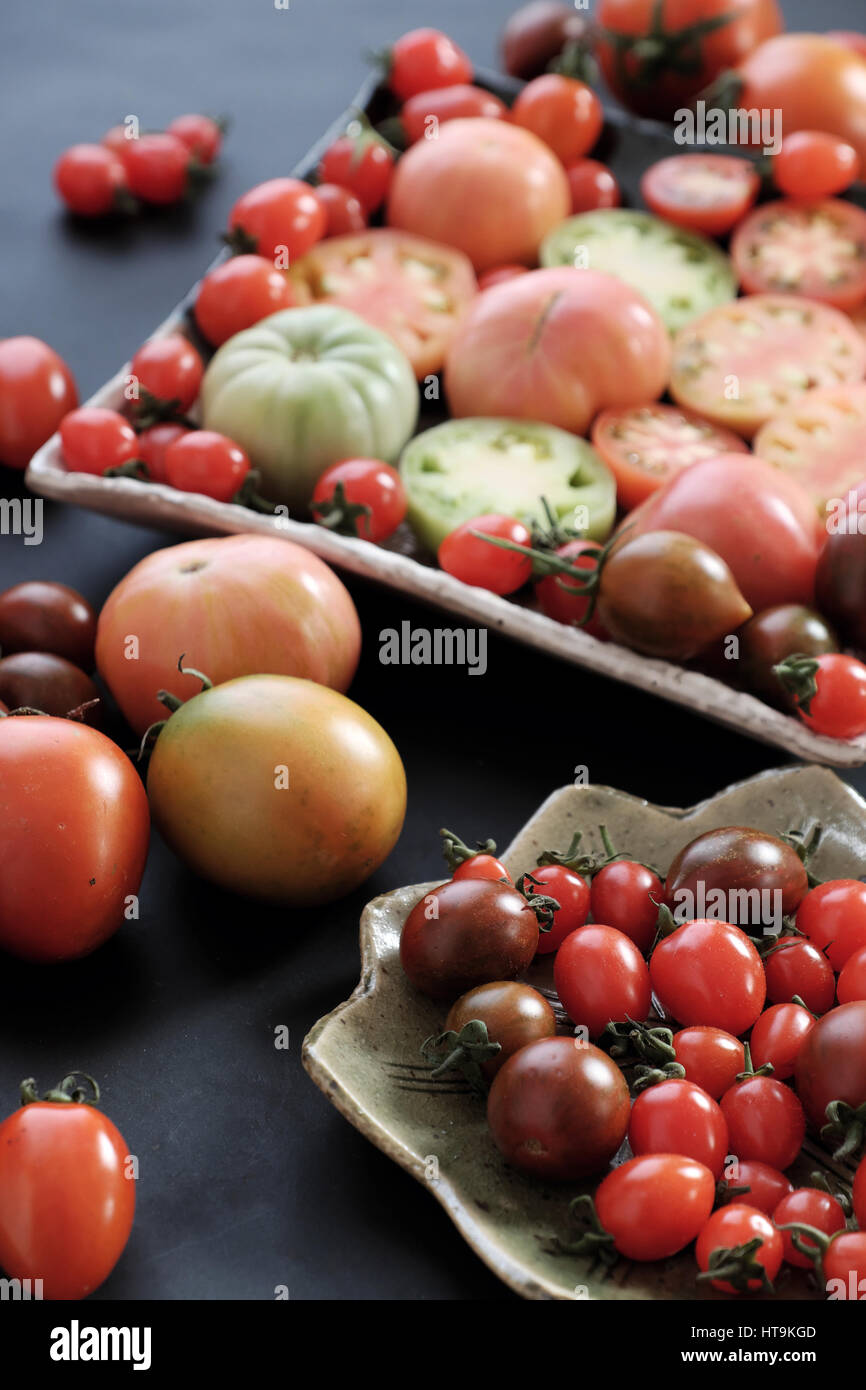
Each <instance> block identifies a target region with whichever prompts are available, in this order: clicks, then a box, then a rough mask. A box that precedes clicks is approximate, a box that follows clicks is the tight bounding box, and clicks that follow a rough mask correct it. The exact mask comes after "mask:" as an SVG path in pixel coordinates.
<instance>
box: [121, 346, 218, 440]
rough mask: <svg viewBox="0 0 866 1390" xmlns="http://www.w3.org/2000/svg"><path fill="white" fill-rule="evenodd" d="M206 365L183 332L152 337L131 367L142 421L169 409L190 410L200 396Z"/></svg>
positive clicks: (130, 376) (139, 350)
mask: <svg viewBox="0 0 866 1390" xmlns="http://www.w3.org/2000/svg"><path fill="white" fill-rule="evenodd" d="M203 376H204V363H203V362H202V360H201V357H200V356H199V354H198V352H197V351H196V349H195V348H194V347H193V345H192V343H191V342H190V341H189V339H188V338H184V336H183V334H182V333H168V334H167V335H166V336H165V337H164V338H151V339H150V340H149V341H148V342H146V343H145V344H144V346H143V347H140V348H139V349H138V352H137V353H136V354H135V356H134V357H133V359H132V362H131V364H130V368H129V378H128V379H131V380H132V382H133V383H135V385H136V386H137V390H138V395H137V397H136V406H137V410H138V414H139V422H140V423H147V422H148V420H149V417H150V416H154V417H155V418H159V415H160V411H164V410H165V408H166V407H169V408H171V409H172V410H175V411H185V410H189V407H190V406H191V405H192V403H193V401H194V400H195V398H196V396H197V395H198V391H199V387H200V386H201V379H202V377H203Z"/></svg>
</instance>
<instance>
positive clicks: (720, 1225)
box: [695, 1202, 784, 1293]
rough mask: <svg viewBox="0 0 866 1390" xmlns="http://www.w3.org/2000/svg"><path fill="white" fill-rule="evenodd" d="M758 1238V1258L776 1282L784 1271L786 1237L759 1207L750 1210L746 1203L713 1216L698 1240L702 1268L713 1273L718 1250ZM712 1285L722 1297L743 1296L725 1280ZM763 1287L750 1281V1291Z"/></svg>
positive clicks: (734, 1205)
mask: <svg viewBox="0 0 866 1390" xmlns="http://www.w3.org/2000/svg"><path fill="white" fill-rule="evenodd" d="M756 1238H759V1239H760V1241H761V1244H760V1245H759V1246H758V1249H757V1250H756V1252H755V1255H754V1258H755V1259H756V1260H757V1261H758V1263H759V1264H761V1265H763V1267H764V1269H765V1270H766V1274H767V1278H768V1279H769V1280H770V1281H772V1280H773V1279H775V1277H776V1275H777V1274H778V1273H779V1270H780V1269H781V1267H782V1254H783V1251H784V1245H783V1243H782V1234H781V1232H780V1231H777V1230H776V1228H775V1226H774V1225H773V1223H772V1222H771V1221H770V1220H769V1219H768V1217H766V1216H765V1215H764V1213H763V1212H762V1211H759V1210H758V1208H757V1207H752V1206H748V1205H747V1204H746V1203H745V1202H732V1203H731V1205H730V1206H725V1207H720V1208H719V1209H718V1211H715V1212H713V1214H712V1216H711V1217H710V1219H709V1220H708V1222H707V1224H706V1226H704V1228H703V1230H702V1231H701V1233H700V1235H699V1236H698V1243H697V1246H696V1247H695V1254H696V1256H697V1261H698V1266H699V1268H700V1269H701V1270H703V1271H706V1270H708V1269H709V1265H710V1256H711V1255H712V1253H713V1251H714V1250H726V1249H732V1248H733V1247H735V1246H737V1245H747V1244H748V1243H749V1241H751V1240H755V1239H756ZM710 1283H711V1284H712V1287H713V1288H714V1289H718V1290H719V1292H720V1293H738V1292H739V1290H737V1289H735V1288H734V1286H733V1284H729V1283H728V1282H727V1280H725V1279H712V1280H710ZM760 1287H761V1281H760V1280H759V1279H751V1280H750V1281H749V1289H754V1290H757V1289H760Z"/></svg>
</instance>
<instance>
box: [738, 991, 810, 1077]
mask: <svg viewBox="0 0 866 1390" xmlns="http://www.w3.org/2000/svg"><path fill="white" fill-rule="evenodd" d="M814 1026H815V1020H814V1018H813V1017H812V1015H811V1014H810V1013H809V1010H808V1009H804V1008H801V1006H800V1005H799V1004H773V1005H772V1007H771V1008H769V1009H767V1010H766V1011H765V1012H764V1013H762V1014H761V1017H760V1018H759V1019H758V1021H757V1023H756V1024H755V1026H754V1028H753V1029H752V1036H751V1038H750V1039H749V1043H750V1046H751V1049H752V1061H753V1064H754V1066H755V1068H756V1069H757V1068H760V1067H763V1066H766V1064H767V1063H769V1064H770V1065H771V1066H772V1068H773V1075H774V1076H775V1078H776V1080H777V1081H784V1080H786V1078H787V1077H789V1076H793V1075H794V1066H795V1064H796V1061H797V1057H798V1056H799V1053H800V1048H801V1047H802V1046H803V1042H804V1039H805V1038H806V1035H807V1034H808V1033H810V1032H811V1031H812V1029H813V1028H814Z"/></svg>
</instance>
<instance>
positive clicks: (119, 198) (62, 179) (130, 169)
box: [54, 114, 224, 217]
mask: <svg viewBox="0 0 866 1390" xmlns="http://www.w3.org/2000/svg"><path fill="white" fill-rule="evenodd" d="M223 129H224V127H223V125H222V123H221V122H219V121H215V120H212V119H211V117H210V116H202V115H197V114H190V115H187V116H176V117H175V119H174V120H173V121H171V122H170V123H169V125H168V126H167V127H166V129H165V130H163V131H146V132H139V129H138V122H137V121H136V120H129V121H127V122H126V123H124V124H123V125H116V126H112V127H111V129H110V130H108V131H106V133H105V135H103V137H102V139H101V140H100V142H99V144H98V145H72V146H70V148H69V149H68V150H64V152H63V154H62V155H61V156H60V158H59V159H58V161H57V163H56V164H55V166H54V187H55V189H56V190H57V193H58V195H59V196H60V198H61V199H62V201H63V202H64V203H65V205H66V207H67V208H68V209H69V211H70V212H72V213H75V215H76V216H78V217H108V216H110V215H111V214H112V213H118V212H130V211H133V210H134V209H135V208H136V207H137V206H138V204H139V203H150V204H154V205H156V206H161V207H164V206H166V205H167V204H169V203H179V202H180V201H181V199H182V198H184V197H185V196H186V195H187V194H188V193H189V192H190V191H191V188H192V185H193V181H194V179H195V178H196V177H197V175H199V174H200V173H201V171H203V170H209V169H211V166H212V165H213V163H214V160H215V159H216V157H217V155H218V154H219V152H220V148H221V146H222V138H223Z"/></svg>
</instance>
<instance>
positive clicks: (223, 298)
mask: <svg viewBox="0 0 866 1390" xmlns="http://www.w3.org/2000/svg"><path fill="white" fill-rule="evenodd" d="M294 303H295V291H294V289H293V288H292V285H291V283H290V282H289V281H288V280H287V279H286V277H285V275H283V274H282V273H281V272H280V271H279V270H275V269H274V267H273V265H272V264H271V262H270V261H266V260H265V258H264V257H263V256H233V257H232V259H231V260H230V261H224V262H223V264H222V265H218V266H217V267H216V269H215V270H211V271H210V272H209V273H208V274H207V275H206V276H205V277H204V279H203V280H202V282H201V284H200V286H199V290H198V294H197V296H196V301H195V307H194V309H193V313H194V315H195V321H196V323H197V324H198V327H199V329H200V330H201V332H202V334H203V336H204V337H205V338H207V340H208V342H209V343H211V344H212V345H213V346H214V347H219V346H220V345H221V344H222V343H225V342H227V341H228V339H229V338H231V337H233V336H234V334H235V333H240V332H241V331H242V330H243V329H244V328H251V327H252V326H253V324H254V323H258V322H259V319H263V318H267V316H268V315H269V314H275V313H277V311H278V310H279V309H290V308H291V307H292V305H293V304H294Z"/></svg>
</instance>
